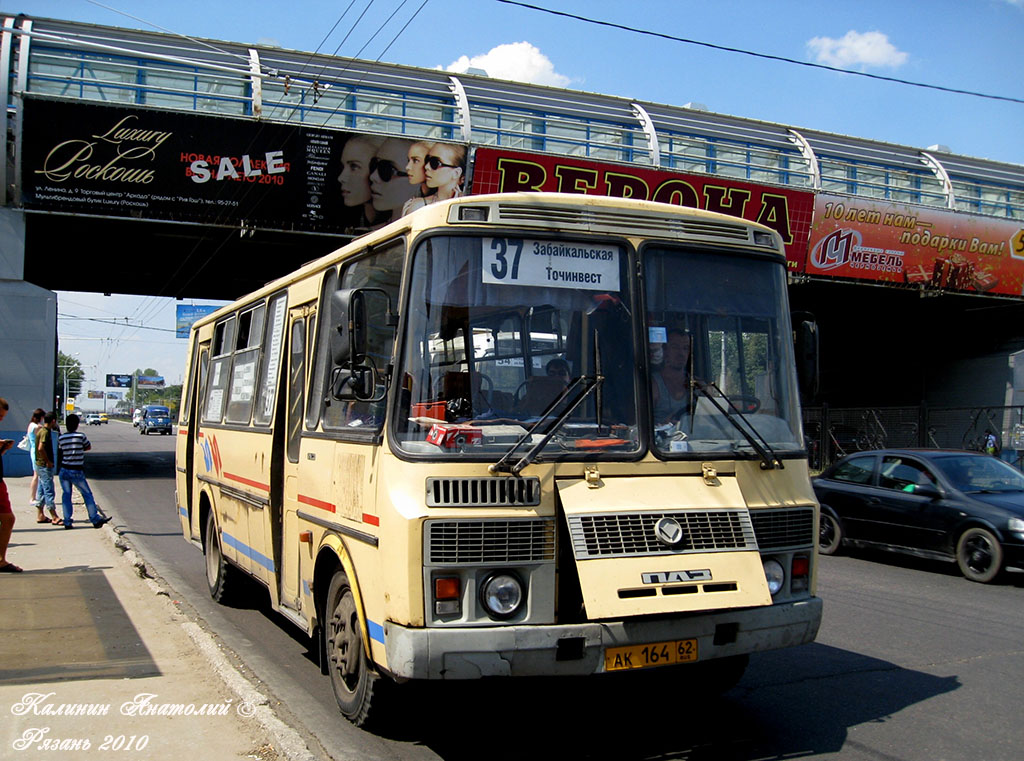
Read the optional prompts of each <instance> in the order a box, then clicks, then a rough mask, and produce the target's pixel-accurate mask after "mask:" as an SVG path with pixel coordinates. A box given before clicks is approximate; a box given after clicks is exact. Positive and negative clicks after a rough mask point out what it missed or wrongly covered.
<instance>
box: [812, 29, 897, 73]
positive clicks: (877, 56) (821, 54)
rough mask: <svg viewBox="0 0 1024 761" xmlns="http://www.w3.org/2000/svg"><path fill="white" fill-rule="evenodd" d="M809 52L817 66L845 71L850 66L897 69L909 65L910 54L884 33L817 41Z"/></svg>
mask: <svg viewBox="0 0 1024 761" xmlns="http://www.w3.org/2000/svg"><path fill="white" fill-rule="evenodd" d="M807 49H808V51H810V53H812V54H813V55H814V58H815V60H816V61H817V62H818V63H824V64H828V65H829V66H837V67H839V68H842V69H846V68H850V67H851V66H858V65H863V66H878V67H891V68H897V67H899V66H902V65H903V64H905V63H906V62H907V58H909V56H908V54H907V53H904V52H903V51H901V50H897V49H896V46H895V45H893V44H892V43H891V42H889V38H888V37H887V36H886V35H884V34H882V33H881V32H863V33H861V32H855V31H853V30H850V31H849V32H847V33H846V34H844V35H843V36H842V38H840V39H838V40H836V39H833V38H832V37H814V38H813V39H811V40H810V41H808V43H807Z"/></svg>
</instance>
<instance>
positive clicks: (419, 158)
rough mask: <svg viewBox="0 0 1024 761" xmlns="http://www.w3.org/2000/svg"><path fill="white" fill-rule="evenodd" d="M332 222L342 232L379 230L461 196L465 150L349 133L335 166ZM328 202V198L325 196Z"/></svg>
mask: <svg viewBox="0 0 1024 761" xmlns="http://www.w3.org/2000/svg"><path fill="white" fill-rule="evenodd" d="M334 167H335V171H336V176H335V177H334V180H335V181H336V184H337V192H338V196H339V198H338V200H337V203H332V208H333V209H335V213H336V216H335V220H336V221H337V223H339V224H340V225H341V227H342V229H343V230H344V231H345V232H348V233H351V234H359V233H362V232H366V231H368V230H374V229H377V228H379V227H383V226H384V225H386V224H388V223H389V222H393V221H395V220H397V219H399V218H401V217H403V216H405V215H406V214H409V213H411V212H413V211H415V210H416V209H418V208H420V207H423V206H426V205H428V204H432V203H436V202H437V201H443V200H447V199H449V198H455V197H458V196H461V195H462V194H463V193H464V192H465V178H466V146H464V145H459V144H457V143H446V142H438V141H433V140H429V139H423V140H414V139H411V138H403V137H384V136H380V135H364V134H349V135H344V136H343V142H342V144H341V145H340V149H339V150H338V152H337V160H336V161H335V162H334ZM326 197H327V198H330V195H327V196H326Z"/></svg>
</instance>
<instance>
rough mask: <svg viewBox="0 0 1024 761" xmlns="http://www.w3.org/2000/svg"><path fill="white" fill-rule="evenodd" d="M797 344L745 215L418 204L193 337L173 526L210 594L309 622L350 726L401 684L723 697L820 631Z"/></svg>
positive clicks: (525, 199)
mask: <svg viewBox="0 0 1024 761" xmlns="http://www.w3.org/2000/svg"><path fill="white" fill-rule="evenodd" d="M804 327H806V326H804ZM794 335H796V336H797V337H798V344H799V346H797V347H796V349H795V347H794ZM801 336H805V337H807V339H806V340H804V339H802V338H800V337H801ZM814 336H815V333H814V331H813V329H808V330H798V331H796V333H795V334H794V331H793V328H792V326H791V324H790V317H789V312H788V305H787V296H786V262H785V258H784V255H783V244H782V241H781V239H780V238H779V236H778V234H777V233H775V232H774V231H772V230H770V229H768V228H766V227H763V226H761V225H758V224H756V223H752V222H748V221H745V220H742V219H737V218H734V217H728V216H724V215H719V214H714V213H709V212H704V211H701V210H695V209H690V208H682V207H677V206H669V205H663V204H657V203H650V202H644V201H634V200H629V199H613V198H604V197H597V196H584V195H561V194H543V193H522V194H502V195H492V196H486V195H482V196H471V197H464V198H457V199H453V200H450V201H446V202H439V203H435V204H430V205H428V206H426V207H424V208H423V209H421V210H419V211H417V212H415V213H413V214H410V215H408V216H406V217H405V218H403V219H401V220H399V221H397V222H395V223H392V224H390V225H389V226H387V227H385V228H383V229H380V230H378V231H375V232H372V233H370V234H367V235H365V236H363V237H361V238H358V239H356V240H354V241H352V242H351V243H350V244H349V245H347V246H345V247H344V248H342V249H339V250H338V251H336V252H334V253H332V254H330V255H328V256H325V257H323V258H321V259H318V260H316V261H314V262H311V263H310V264H307V265H305V266H304V267H302V268H301V269H299V270H298V271H296V272H295V273H293V274H291V275H289V276H287V277H283V278H281V279H279V280H276V281H274V282H272V283H269V284H268V285H267V286H265V287H264V288H263V289H261V290H259V291H257V292H255V293H253V294H251V295H249V296H246V297H244V298H241V299H239V300H238V301H237V302H236V303H234V304H232V305H230V306H226V307H224V308H222V309H220V310H219V311H217V312H215V313H213V314H211V315H209V316H207V317H204V318H203V319H201V320H199V321H198V322H197V323H196V324H195V325H194V326H193V328H192V333H191V340H190V350H189V359H188V367H187V371H186V375H185V377H186V379H187V380H186V383H185V386H184V391H183V399H182V404H181V413H180V421H179V425H180V431H179V436H178V441H177V503H178V504H177V508H178V511H179V513H180V518H181V526H182V530H183V532H184V536H185V538H186V539H189V540H191V541H192V542H193V543H194V544H195V545H196V546H197V547H200V548H201V549H202V550H203V552H204V554H205V560H206V571H207V578H208V581H209V587H210V592H211V594H212V595H213V597H214V598H216V599H218V600H223V599H224V598H226V597H227V596H229V595H230V594H231V593H232V592H233V591H237V589H238V587H237V585H236V582H237V576H238V574H239V573H244V574H248V575H250V576H252V577H254V578H255V579H258V580H259V581H260V582H262V583H263V584H265V585H266V587H267V589H268V590H269V594H270V599H271V601H272V605H273V607H274V608H275V609H276V610H277V611H279V612H280V613H281V614H283V615H284V616H285V617H287V618H288V619H290V620H291V621H293V622H294V623H295V624H296V625H297V626H299V627H300V628H301V629H302V630H303V631H304V632H306V633H307V634H309V635H310V636H313V637H316V642H317V643H318V644H319V647H320V652H321V660H322V663H323V664H324V670H325V671H326V672H327V673H328V674H329V675H330V679H331V681H332V684H333V687H334V692H335V695H336V697H337V700H338V704H339V706H340V708H341V711H342V713H343V714H344V715H345V716H346V717H348V718H349V719H350V720H351V721H353V722H354V723H355V724H357V725H364V724H367V723H371V722H373V721H375V720H377V718H379V717H381V716H386V715H387V705H388V702H389V699H390V698H391V697H393V696H394V695H395V693H396V690H397V685H399V684H401V683H402V682H406V681H408V680H439V679H476V678H481V677H498V676H521V675H580V674H600V673H605V672H616V671H628V670H632V669H646V668H649V667H655V666H670V667H674V668H672V669H669V670H668V671H666V672H664V673H666V674H669V675H673V676H679V677H686V676H687V674H694V673H698V672H700V673H703V674H704V675H705V676H707V675H711V676H712V677H714V678H715V679H717V682H718V684H719V685H720V686H721V687H722V688H725V687H728V686H730V685H731V683H734V682H735V680H736V679H738V678H739V676H740V675H741V674H742V671H743V668H744V666H745V664H746V662H747V658H748V656H749V654H750V653H753V652H757V651H763V650H770V649H776V648H783V647H789V646H793V645H799V644H802V643H806V642H810V641H812V640H813V639H814V637H815V635H816V633H817V630H818V625H819V622H820V618H821V608H822V606H821V601H820V599H819V598H818V597H817V596H816V595H815V568H816V559H815V546H816V536H817V530H818V510H817V505H816V503H815V500H814V496H813V493H812V491H811V488H810V484H809V480H808V472H807V456H806V450H805V447H804V440H803V435H802V432H801V423H800V410H799V398H798V397H799V391H798V383H797V367H796V361H795V356H796V355H795V351H799V353H800V356H806V357H811V358H812V359H813V357H814V350H815V349H814V346H813V338H814Z"/></svg>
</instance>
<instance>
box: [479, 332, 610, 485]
mask: <svg viewBox="0 0 1024 761" xmlns="http://www.w3.org/2000/svg"><path fill="white" fill-rule="evenodd" d="M603 383H604V375H603V374H602V372H601V349H600V346H599V341H598V337H597V331H596V330H595V331H594V374H593V375H581V376H580V377H579V378H577V379H576V380H574V381H573V382H572V383H570V384H569V385H568V386H566V387H565V389H563V391H562V393H561V394H559V395H558V398H557V399H555V401H553V402H552V403H551V404H549V405H548V408H547V409H546V410H544V413H543V414H542V415H541V416H540V419H539V420H537V422H536V423H534V424H533V425H532V426H530V429H529V430H528V431H527V432H526V433H525V434H523V436H522V438H520V439H519V441H517V442H516V443H515V444H513V445H512V448H511V449H510V450H508V451H507V452H506V453H505V454H504V455H503V456H502V458H501V459H500V460H498V461H497V462H496V463H494V464H493V465H490V466H488V468H487V469H488V470H489V471H490V472H491V473H512V474H513V475H519V473H521V472H522V470H523V468H525V467H526V466H527V465H529V464H530V463H531V462H533V460H534V458H535V457H536V456H537V453H538V452H539V451H540V450H542V449H543V448H544V447H545V445H546V444H547V443H548V442H549V441H551V438H552V437H553V436H554V435H555V434H556V433H557V432H558V430H559V429H560V428H561V427H562V426H563V425H564V424H565V421H566V420H568V419H569V416H570V415H571V414H572V413H573V412H575V411H576V408H577V407H579V406H580V405H581V404H582V403H583V402H584V401H585V400H586V398H587V397H588V396H590V395H591V393H593V392H595V391H597V392H598V396H597V429H598V431H600V430H601V404H602V402H603V400H602V399H601V395H600V389H601V384H603ZM578 386H584V388H583V390H582V391H580V393H579V395H578V396H577V397H576V398H575V399H574V400H573V401H572V403H571V404H569V405H568V406H567V407H566V408H565V409H564V410H562V412H560V413H559V415H558V417H557V418H555V421H554V422H553V423H552V424H551V428H550V430H548V432H547V433H546V434H544V437H543V438H542V439H541V440H540V441H538V442H537V443H536V444H534V445H533V447H532V448H531V449H530V451H529V452H527V453H526V454H524V455H523V456H522V457H521V458H520V459H519V462H517V463H516V464H515V465H512V466H509V464H508V461H509V460H510V459H512V455H513V454H515V452H516V450H518V449H519V447H521V446H522V445H523V444H524V443H525V442H526V441H527V440H528V439H529V438H530V437H531V436H533V432H534V431H536V430H537V429H538V428H539V427H540V425H541V424H542V423H543V422H544V421H546V420H547V419H548V418H549V417H551V413H552V412H554V411H555V410H556V409H558V405H560V404H561V403H562V402H563V401H564V400H565V399H567V398H568V397H569V395H570V394H571V393H572V392H573V391H574V390H575V389H576V388H577V387H578Z"/></svg>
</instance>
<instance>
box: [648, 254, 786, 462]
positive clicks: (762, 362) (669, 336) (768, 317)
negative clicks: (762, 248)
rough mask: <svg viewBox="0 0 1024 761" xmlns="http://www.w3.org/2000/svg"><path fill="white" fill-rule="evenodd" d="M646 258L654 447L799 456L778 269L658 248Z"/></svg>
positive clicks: (767, 263)
mask: <svg viewBox="0 0 1024 761" xmlns="http://www.w3.org/2000/svg"><path fill="white" fill-rule="evenodd" d="M643 257H644V272H645V275H646V277H645V292H646V307H647V351H648V360H649V362H648V364H649V366H650V368H651V383H650V386H651V388H650V393H651V413H652V418H653V420H652V424H653V427H654V434H655V435H654V446H655V449H656V450H658V451H659V452H661V453H662V454H667V455H680V456H685V454H686V453H689V452H707V451H731V452H734V453H736V454H744V453H749V454H752V453H753V452H755V451H757V450H759V449H761V448H764V447H765V445H767V450H768V451H769V452H780V451H789V452H792V451H794V450H799V449H802V447H803V444H802V441H803V438H802V434H801V429H800V416H799V413H798V406H797V393H796V378H795V373H794V372H793V370H792V367H793V359H792V337H791V334H790V329H789V317H788V304H787V301H786V272H785V269H784V268H783V266H782V265H781V264H780V263H779V262H776V261H772V260H768V259H759V258H751V257H745V256H729V255H724V256H723V255H722V254H721V253H714V252H710V251H692V250H689V251H688V250H679V249H671V248H666V247H661V246H650V247H648V248H646V249H645V250H644V251H643Z"/></svg>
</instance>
